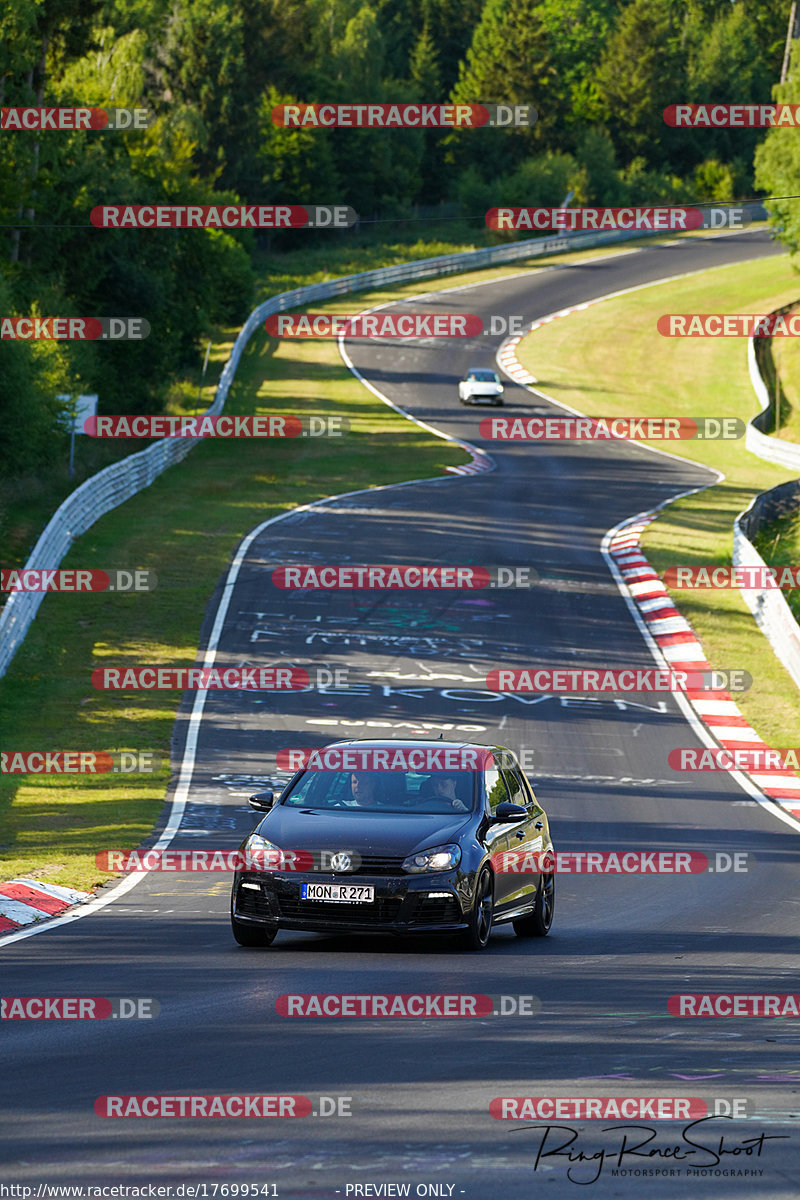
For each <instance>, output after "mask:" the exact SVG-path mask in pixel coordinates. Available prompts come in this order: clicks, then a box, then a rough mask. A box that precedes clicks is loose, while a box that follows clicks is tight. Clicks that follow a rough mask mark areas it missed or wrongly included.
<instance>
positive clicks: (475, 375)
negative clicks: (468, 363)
mask: <svg viewBox="0 0 800 1200" xmlns="http://www.w3.org/2000/svg"><path fill="white" fill-rule="evenodd" d="M467 379H474V380H475V382H476V383H497V375H496V374H495V372H494V371H470V373H469V374H468V375H467Z"/></svg>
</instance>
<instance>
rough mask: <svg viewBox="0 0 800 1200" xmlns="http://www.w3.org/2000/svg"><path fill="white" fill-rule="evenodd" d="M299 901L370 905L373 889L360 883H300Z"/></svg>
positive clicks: (373, 895)
mask: <svg viewBox="0 0 800 1200" xmlns="http://www.w3.org/2000/svg"><path fill="white" fill-rule="evenodd" d="M300 899H301V900H328V901H333V902H334V903H339V904H371V903H372V902H373V900H374V899H375V888H374V887H367V886H365V885H364V884H360V883H301V884H300Z"/></svg>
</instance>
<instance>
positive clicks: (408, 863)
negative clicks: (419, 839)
mask: <svg viewBox="0 0 800 1200" xmlns="http://www.w3.org/2000/svg"><path fill="white" fill-rule="evenodd" d="M460 862H461V847H460V846H456V845H448V846H434V847H433V849H431V850H420V852H419V854H409V856H408V858H404V859H403V870H404V871H410V872H411V873H412V874H419V873H420V872H421V871H450V870H451V869H452V868H453V867H457V866H458V864H459V863H460Z"/></svg>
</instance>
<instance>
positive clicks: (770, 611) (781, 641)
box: [733, 479, 800, 688]
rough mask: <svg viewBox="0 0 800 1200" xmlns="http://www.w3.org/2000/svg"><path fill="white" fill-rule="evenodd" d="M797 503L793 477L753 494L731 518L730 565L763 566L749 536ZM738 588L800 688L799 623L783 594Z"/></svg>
mask: <svg viewBox="0 0 800 1200" xmlns="http://www.w3.org/2000/svg"><path fill="white" fill-rule="evenodd" d="M798 503H800V480H794V479H793V480H791V481H790V482H789V483H782V484H780V485H779V486H778V487H775V488H772V489H771V490H770V491H768V492H761V494H760V495H758V496H756V497H755V499H754V500H753V502H752V504H751V505H750V506H749V507H748V508H747V509H745V511H744V512H743V513H740V514H739V516H738V517H737V518H736V520H735V521H734V525H733V565H734V566H735V567H764V566H766V563H765V562H764V560H763V558H762V557H761V555H760V554H759V553H758V551H757V550H756V548H755V546H754V545H753V543H752V541H751V540H750V539H751V538H753V537H755V535H756V531H757V530H758V528H759V526H760V525H762V524H763V523H764V522H765V521H774V520H776V519H777V518H778V517H782V516H786V515H787V514H788V513H790V512H796V511H797V507H798ZM739 590H740V591H741V593H742V598H743V600H744V602H745V604H746V605H747V607H748V608H749V609H750V611H751V613H752V614H753V616H754V617H755V619H756V622H757V624H758V627H759V629H761V631H762V633H764V634H765V636H766V637H767V638H768V639H769V642H770V645H771V646H772V649H773V650H774V651H775V654H776V655H777V657H778V658H779V659H780V661H781V662H782V663H783V665H784V666H785V667H786V670H787V671H788V672H789V674H790V675H791V677H792V679H793V680H794V682H795V684H796V685H797V687H799V688H800V626H798V624H797V621H796V620H795V619H794V614H793V613H792V610H791V609H790V607H789V605H788V603H787V602H786V598H785V597H784V595H783V593H782V592H781V591H779V589H778V588H760V589H758V590H756V589H754V588H740V589H739Z"/></svg>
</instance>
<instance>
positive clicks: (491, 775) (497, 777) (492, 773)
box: [483, 767, 508, 814]
mask: <svg viewBox="0 0 800 1200" xmlns="http://www.w3.org/2000/svg"><path fill="white" fill-rule="evenodd" d="M483 780H484V785H485V787H486V805H487V807H488V809H489V812H490V814H493V813H494V811H495V809H496V808H497V806H498V804H502V803H503V801H504V800H508V790H507V788H506V785H505V783H504V782H503V777H502V775H501V774H500V772H499V771H498V769H497V767H486V768H485V770H484V772H483Z"/></svg>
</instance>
